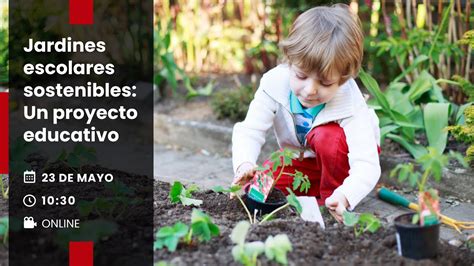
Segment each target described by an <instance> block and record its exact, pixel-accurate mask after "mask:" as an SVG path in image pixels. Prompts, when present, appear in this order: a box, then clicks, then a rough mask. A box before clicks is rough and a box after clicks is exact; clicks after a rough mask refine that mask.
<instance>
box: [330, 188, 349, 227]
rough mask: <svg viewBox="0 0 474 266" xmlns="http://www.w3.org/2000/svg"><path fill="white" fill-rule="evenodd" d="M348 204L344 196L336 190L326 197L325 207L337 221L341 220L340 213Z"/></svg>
mask: <svg viewBox="0 0 474 266" xmlns="http://www.w3.org/2000/svg"><path fill="white" fill-rule="evenodd" d="M348 206H349V202H348V201H347V199H346V197H345V196H344V195H343V194H342V193H341V192H338V191H334V193H332V195H331V196H330V197H329V198H327V199H326V207H327V208H328V210H329V213H330V214H331V215H332V216H333V217H334V218H335V219H336V220H337V221H338V222H342V213H343V212H344V211H345V210H346V208H347V207H348Z"/></svg>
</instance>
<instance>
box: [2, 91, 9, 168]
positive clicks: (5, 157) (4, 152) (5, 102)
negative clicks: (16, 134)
mask: <svg viewBox="0 0 474 266" xmlns="http://www.w3.org/2000/svg"><path fill="white" fill-rule="evenodd" d="M8 130H9V129H8V93H0V174H8Z"/></svg>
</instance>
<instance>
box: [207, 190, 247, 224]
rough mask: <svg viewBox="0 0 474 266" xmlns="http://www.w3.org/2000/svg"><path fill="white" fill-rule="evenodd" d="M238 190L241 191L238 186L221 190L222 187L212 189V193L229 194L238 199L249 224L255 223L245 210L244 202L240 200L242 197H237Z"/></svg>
mask: <svg viewBox="0 0 474 266" xmlns="http://www.w3.org/2000/svg"><path fill="white" fill-rule="evenodd" d="M240 189H241V187H240V186H239V185H233V186H231V187H229V188H223V187H222V186H215V187H213V188H212V191H214V192H216V193H229V194H233V195H235V196H236V197H237V198H238V199H239V202H240V204H241V205H242V207H244V209H245V212H246V213H247V215H248V218H249V222H250V223H251V224H253V223H255V220H254V219H253V218H252V215H251V214H250V211H249V209H248V208H247V206H246V205H245V203H244V201H243V200H242V197H240V195H239V192H240Z"/></svg>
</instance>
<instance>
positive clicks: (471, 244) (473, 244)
mask: <svg viewBox="0 0 474 266" xmlns="http://www.w3.org/2000/svg"><path fill="white" fill-rule="evenodd" d="M466 246H467V248H469V249H470V250H474V235H469V236H468V237H467V240H466Z"/></svg>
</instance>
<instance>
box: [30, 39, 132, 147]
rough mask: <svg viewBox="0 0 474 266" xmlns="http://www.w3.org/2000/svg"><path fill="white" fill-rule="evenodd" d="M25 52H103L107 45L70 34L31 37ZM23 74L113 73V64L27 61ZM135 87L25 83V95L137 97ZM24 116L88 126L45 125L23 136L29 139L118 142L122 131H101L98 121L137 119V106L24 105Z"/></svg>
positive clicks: (55, 122)
mask: <svg viewBox="0 0 474 266" xmlns="http://www.w3.org/2000/svg"><path fill="white" fill-rule="evenodd" d="M23 50H24V52H26V53H104V52H106V44H105V42H104V41H98V42H95V41H85V42H84V41H76V40H73V39H72V38H71V37H67V38H62V39H60V40H58V41H41V40H37V41H35V40H34V39H32V38H30V39H29V40H28V45H27V46H25V47H24V48H23ZM23 73H24V74H25V75H28V76H31V75H36V76H41V75H55V76H58V75H59V76H63V75H75V76H91V75H96V76H100V75H109V76H111V75H114V74H115V66H114V65H113V64H110V63H109V64H105V65H104V64H102V63H83V62H80V63H75V62H73V61H72V60H69V61H67V63H59V64H53V63H46V64H45V63H34V64H33V63H28V62H27V63H25V64H24V66H23ZM136 89H137V88H136V86H111V85H110V84H109V83H105V84H103V85H100V84H97V83H95V82H87V83H86V84H85V85H74V86H69V85H63V84H61V83H56V84H55V85H54V86H31V85H28V86H25V87H24V90H23V95H24V96H25V97H27V98H42V97H49V98H53V97H60V98H73V97H75V98H117V97H124V98H128V97H135V96H136V93H134V91H135V90H136ZM23 115H24V118H25V119H27V120H48V121H51V123H52V125H58V124H59V123H60V122H61V121H66V120H77V121H83V122H84V124H85V125H87V126H88V127H87V128H84V129H81V130H74V131H67V130H49V129H48V128H46V127H43V128H41V129H40V130H38V131H31V130H28V131H25V132H24V134H23V139H24V140H25V141H26V142H63V143H66V142H117V141H118V140H119V139H120V134H119V133H118V132H117V131H115V130H110V131H102V130H98V129H97V128H96V126H93V125H92V123H93V121H97V120H106V119H107V120H134V119H136V118H137V117H138V111H137V110H136V109H135V108H125V107H124V106H120V107H117V108H82V107H81V108H80V107H72V108H52V109H51V108H39V107H37V106H34V105H25V106H24V107H23Z"/></svg>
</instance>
